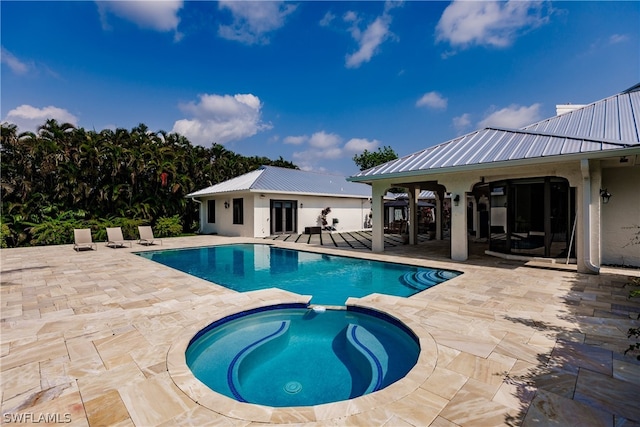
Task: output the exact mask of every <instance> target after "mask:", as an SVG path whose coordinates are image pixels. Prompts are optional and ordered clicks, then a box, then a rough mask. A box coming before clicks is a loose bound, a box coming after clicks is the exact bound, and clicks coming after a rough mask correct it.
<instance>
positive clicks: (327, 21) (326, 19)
mask: <svg viewBox="0 0 640 427" xmlns="http://www.w3.org/2000/svg"><path fill="white" fill-rule="evenodd" d="M335 18H336V15H334V14H333V13H331V12H327V13H325V14H324V16H323V17H322V19H321V20H320V22H319V24H320V26H321V27H328V26H329V25H331V23H332V22H333V20H334V19H335Z"/></svg>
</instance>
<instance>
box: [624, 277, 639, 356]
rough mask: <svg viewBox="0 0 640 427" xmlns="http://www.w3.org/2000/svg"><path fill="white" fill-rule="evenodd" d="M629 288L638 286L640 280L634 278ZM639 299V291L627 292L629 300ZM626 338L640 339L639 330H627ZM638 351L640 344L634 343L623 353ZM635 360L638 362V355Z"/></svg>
mask: <svg viewBox="0 0 640 427" xmlns="http://www.w3.org/2000/svg"><path fill="white" fill-rule="evenodd" d="M629 285H631V286H636V287H637V286H640V278H639V277H635V278H633V279H631V283H629ZM636 297H640V289H632V290H630V291H629V298H636ZM638 319H640V315H638ZM627 338H636V339H639V338H640V328H629V331H628V332H627ZM635 350H640V342H636V343H635V344H629V348H628V349H626V350H625V351H624V354H627V353H628V352H630V351H635ZM636 359H638V360H640V355H638V356H637V357H636Z"/></svg>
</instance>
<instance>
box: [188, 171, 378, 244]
mask: <svg viewBox="0 0 640 427" xmlns="http://www.w3.org/2000/svg"><path fill="white" fill-rule="evenodd" d="M187 197H189V198H191V199H193V200H194V201H196V202H198V203H200V232H201V233H203V234H220V235H224V236H242V237H265V236H270V235H275V234H285V233H305V232H314V233H315V232H319V229H318V227H319V228H321V229H324V227H325V225H323V223H322V211H323V210H325V209H326V208H330V212H328V213H327V214H326V215H325V217H324V220H325V221H326V223H327V224H326V226H327V227H333V228H334V229H335V230H337V231H354V230H362V229H364V228H366V227H367V225H368V223H370V212H371V202H370V199H371V186H369V185H366V184H359V183H353V182H348V181H347V180H346V179H345V177H341V176H335V175H327V174H322V173H316V172H306V171H301V170H296V169H286V168H279V167H275V166H261V167H260V168H259V169H257V170H254V171H252V172H249V173H246V174H244V175H241V176H238V177H236V178H233V179H230V180H228V181H224V182H221V183H218V184H216V185H213V186H211V187H208V188H205V189H202V190H199V191H196V192H194V193H191V194H188V195H187ZM311 227H315V228H313V229H312V228H311Z"/></svg>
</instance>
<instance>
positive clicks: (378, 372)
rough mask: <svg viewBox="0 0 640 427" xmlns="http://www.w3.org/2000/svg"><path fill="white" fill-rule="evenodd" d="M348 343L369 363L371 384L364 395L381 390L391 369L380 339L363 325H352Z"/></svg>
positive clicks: (349, 328) (349, 329) (349, 330)
mask: <svg viewBox="0 0 640 427" xmlns="http://www.w3.org/2000/svg"><path fill="white" fill-rule="evenodd" d="M347 342H348V343H350V344H351V345H352V346H353V348H354V349H355V350H357V351H358V352H359V353H360V354H362V356H364V358H365V359H366V360H367V361H368V362H369V367H370V369H371V382H370V383H369V386H368V387H367V389H366V390H365V392H364V394H367V393H372V392H374V391H377V390H380V389H381V388H382V386H383V384H384V377H385V375H386V374H387V370H388V368H389V355H388V354H387V351H386V350H385V348H384V346H383V345H382V344H381V343H380V341H378V339H377V338H376V337H375V336H374V335H373V334H372V333H371V332H369V331H368V330H367V329H365V328H364V327H363V326H361V325H355V324H353V323H350V324H349V326H348V327H347Z"/></svg>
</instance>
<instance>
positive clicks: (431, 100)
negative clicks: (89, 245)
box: [416, 92, 447, 110]
mask: <svg viewBox="0 0 640 427" xmlns="http://www.w3.org/2000/svg"><path fill="white" fill-rule="evenodd" d="M416 107H428V108H432V109H434V110H444V109H446V108H447V98H443V97H442V95H440V94H439V93H438V92H427V93H425V94H424V95H422V97H421V98H420V99H419V100H418V101H416Z"/></svg>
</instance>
